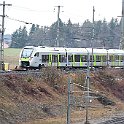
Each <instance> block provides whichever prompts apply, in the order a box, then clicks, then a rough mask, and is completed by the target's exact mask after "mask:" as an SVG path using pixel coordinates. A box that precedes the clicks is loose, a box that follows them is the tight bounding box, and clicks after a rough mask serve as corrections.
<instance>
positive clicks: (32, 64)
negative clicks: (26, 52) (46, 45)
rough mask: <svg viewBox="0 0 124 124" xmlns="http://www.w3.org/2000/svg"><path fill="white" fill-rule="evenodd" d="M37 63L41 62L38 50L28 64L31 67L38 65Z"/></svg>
mask: <svg viewBox="0 0 124 124" xmlns="http://www.w3.org/2000/svg"><path fill="white" fill-rule="evenodd" d="M39 64H41V60H40V57H39V52H37V53H35V54H34V57H33V59H32V61H31V63H30V66H32V67H38V66H39Z"/></svg>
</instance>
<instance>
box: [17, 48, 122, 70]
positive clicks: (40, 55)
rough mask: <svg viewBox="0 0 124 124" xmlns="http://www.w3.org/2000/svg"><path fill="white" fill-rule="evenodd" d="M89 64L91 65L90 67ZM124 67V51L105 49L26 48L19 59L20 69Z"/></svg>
mask: <svg viewBox="0 0 124 124" xmlns="http://www.w3.org/2000/svg"><path fill="white" fill-rule="evenodd" d="M88 64H89V65H88ZM49 66H51V67H57V68H69V69H71V68H86V67H87V66H90V67H91V66H92V67H94V68H99V67H100V68H102V67H107V66H109V67H122V68H123V67H124V50H122V49H105V48H65V47H47V46H37V47H35V46H25V47H24V48H23V49H22V50H21V52H20V57H19V67H21V68H26V69H28V68H32V69H41V68H43V67H49Z"/></svg>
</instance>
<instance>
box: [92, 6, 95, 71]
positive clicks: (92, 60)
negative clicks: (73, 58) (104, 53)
mask: <svg viewBox="0 0 124 124" xmlns="http://www.w3.org/2000/svg"><path fill="white" fill-rule="evenodd" d="M94 13H95V8H94V6H93V21H92V23H93V29H92V41H91V47H92V62H91V70H92V69H93V41H94Z"/></svg>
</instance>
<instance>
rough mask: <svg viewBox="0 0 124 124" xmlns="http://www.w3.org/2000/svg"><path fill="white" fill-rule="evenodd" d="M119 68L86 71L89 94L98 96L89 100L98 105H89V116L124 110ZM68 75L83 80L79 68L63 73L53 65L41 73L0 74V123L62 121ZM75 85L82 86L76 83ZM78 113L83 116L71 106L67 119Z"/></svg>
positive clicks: (122, 78)
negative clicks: (77, 71)
mask: <svg viewBox="0 0 124 124" xmlns="http://www.w3.org/2000/svg"><path fill="white" fill-rule="evenodd" d="M123 72H124V70H123V69H105V70H100V71H94V72H92V73H91V74H90V75H91V78H90V84H91V85H90V88H91V89H92V90H93V91H94V94H92V95H94V96H99V99H95V100H93V102H94V103H93V104H94V105H96V106H97V105H100V106H101V107H96V108H91V110H90V115H89V116H90V119H91V120H92V119H93V118H99V117H101V116H103V115H104V116H108V115H109V116H110V115H111V114H114V113H119V112H120V111H122V112H123V111H124V105H123V102H124V73H123ZM68 77H71V78H72V81H73V82H75V83H77V84H80V85H84V83H85V81H84V80H85V73H83V72H80V73H66V74H65V73H64V72H61V71H60V70H56V69H55V70H54V68H52V69H45V70H42V72H41V75H39V74H27V73H26V74H23V73H22V74H16V73H13V74H11V73H10V74H6V75H0V124H34V123H35V124H60V123H61V124H64V123H65V122H66V112H67V83H68ZM75 89H76V90H77V91H81V90H82V89H81V88H80V87H77V86H76V87H75ZM95 91H97V94H96V93H95ZM100 98H104V99H100ZM108 101H109V104H108ZM91 104H92V103H91ZM82 117H84V119H85V111H84V108H81V111H80V108H78V107H75V109H73V110H72V111H71V121H73V122H76V121H82Z"/></svg>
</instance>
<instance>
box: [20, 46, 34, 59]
mask: <svg viewBox="0 0 124 124" xmlns="http://www.w3.org/2000/svg"><path fill="white" fill-rule="evenodd" d="M32 51H33V49H32V48H24V49H23V51H22V54H21V57H24V58H27V57H30V56H31V53H32Z"/></svg>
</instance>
